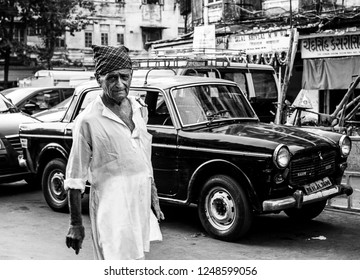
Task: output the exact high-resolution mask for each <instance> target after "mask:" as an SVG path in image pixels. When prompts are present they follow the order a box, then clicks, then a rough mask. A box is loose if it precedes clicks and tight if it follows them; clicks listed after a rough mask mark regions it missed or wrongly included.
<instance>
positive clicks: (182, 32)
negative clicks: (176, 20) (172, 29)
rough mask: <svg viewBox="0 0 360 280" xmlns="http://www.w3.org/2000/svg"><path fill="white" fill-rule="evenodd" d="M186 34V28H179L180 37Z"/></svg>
mask: <svg viewBox="0 0 360 280" xmlns="http://www.w3.org/2000/svg"><path fill="white" fill-rule="evenodd" d="M184 34H185V28H184V27H178V35H179V36H180V35H184Z"/></svg>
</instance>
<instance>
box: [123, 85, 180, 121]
mask: <svg viewBox="0 0 360 280" xmlns="http://www.w3.org/2000/svg"><path fill="white" fill-rule="evenodd" d="M129 95H131V96H137V97H140V98H141V99H142V100H143V101H144V102H145V104H146V105H147V111H148V124H149V125H165V126H172V125H173V123H172V120H171V117H170V114H169V110H168V107H167V105H166V102H165V99H164V96H163V93H162V92H159V91H153V90H152V91H141V90H131V91H130V93H129Z"/></svg>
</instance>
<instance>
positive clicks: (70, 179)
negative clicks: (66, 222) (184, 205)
mask: <svg viewBox="0 0 360 280" xmlns="http://www.w3.org/2000/svg"><path fill="white" fill-rule="evenodd" d="M92 48H93V51H94V61H95V77H96V79H97V82H98V83H99V85H100V87H101V88H102V90H103V92H102V94H101V95H100V96H98V97H97V98H96V99H95V100H94V101H93V102H91V103H90V104H89V105H88V106H87V107H86V108H85V110H84V111H83V112H81V113H80V114H79V116H78V117H77V118H76V120H75V125H74V128H73V144H72V148H71V152H70V155H69V160H68V164H67V167H66V179H65V182H64V186H65V190H67V192H68V199H69V210H70V227H69V230H68V234H67V235H66V245H67V247H68V248H73V249H74V250H75V253H76V254H78V253H79V251H80V249H81V246H82V242H83V239H84V237H85V233H84V232H85V230H84V226H83V223H82V215H81V194H82V193H83V192H84V190H85V183H86V181H87V180H88V181H89V182H90V183H91V188H90V198H89V208H90V209H89V212H90V222H91V232H92V240H93V247H94V255H95V259H118V260H120V259H144V258H145V254H144V252H148V251H149V249H150V241H153V240H162V235H161V231H160V228H159V221H160V220H162V219H164V215H163V213H162V211H161V209H160V206H159V199H158V195H157V189H156V186H155V183H154V178H153V170H152V164H151V141H152V136H151V134H149V133H148V132H147V128H146V121H147V110H146V107H145V105H143V104H142V102H140V100H138V99H136V98H135V97H131V96H128V94H129V88H130V83H131V78H132V63H131V59H130V57H129V55H128V49H127V48H126V47H124V46H119V47H112V46H96V45H94V46H92ZM155 215H156V216H155Z"/></svg>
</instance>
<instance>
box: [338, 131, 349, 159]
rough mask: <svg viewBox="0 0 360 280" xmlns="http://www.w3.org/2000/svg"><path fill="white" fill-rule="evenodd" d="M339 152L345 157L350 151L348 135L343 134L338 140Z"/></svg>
mask: <svg viewBox="0 0 360 280" xmlns="http://www.w3.org/2000/svg"><path fill="white" fill-rule="evenodd" d="M339 147H340V154H341V156H342V157H344V158H346V157H348V156H349V154H350V151H351V139H350V137H349V136H346V135H343V136H341V138H340V140H339Z"/></svg>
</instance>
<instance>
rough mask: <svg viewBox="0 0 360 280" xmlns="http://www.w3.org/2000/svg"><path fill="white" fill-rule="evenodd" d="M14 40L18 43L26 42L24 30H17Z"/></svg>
mask: <svg viewBox="0 0 360 280" xmlns="http://www.w3.org/2000/svg"><path fill="white" fill-rule="evenodd" d="M14 39H15V40H16V41H18V42H25V37H24V29H18V28H15V30H14Z"/></svg>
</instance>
